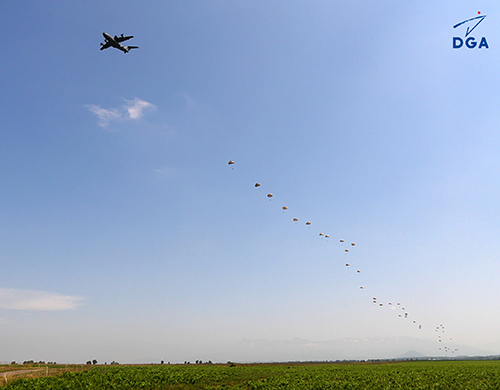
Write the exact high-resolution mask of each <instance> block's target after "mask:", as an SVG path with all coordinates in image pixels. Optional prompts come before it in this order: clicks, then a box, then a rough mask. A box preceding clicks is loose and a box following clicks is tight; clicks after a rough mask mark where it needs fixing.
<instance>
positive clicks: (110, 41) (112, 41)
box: [101, 32, 139, 53]
mask: <svg viewBox="0 0 500 390" xmlns="http://www.w3.org/2000/svg"><path fill="white" fill-rule="evenodd" d="M102 35H103V36H104V40H105V43H101V50H104V49H107V48H108V47H111V46H112V47H115V48H117V49H118V50H121V51H122V52H124V53H128V52H129V51H130V49H138V48H139V46H123V45H120V42H123V41H126V40H128V39H131V38H133V37H134V36H133V35H129V36H128V37H125V36H123V34H122V35H120V36H118V35H115V36H114V37H112V36H111V35H109V34H108V33H106V32H103V33H102Z"/></svg>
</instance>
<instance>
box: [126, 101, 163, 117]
mask: <svg viewBox="0 0 500 390" xmlns="http://www.w3.org/2000/svg"><path fill="white" fill-rule="evenodd" d="M126 102H127V105H126V106H125V109H126V110H127V114H128V117H129V118H130V119H139V118H140V117H142V115H143V111H144V110H146V109H155V108H156V106H154V105H153V104H151V103H148V102H146V101H144V100H141V99H138V98H135V99H134V100H126Z"/></svg>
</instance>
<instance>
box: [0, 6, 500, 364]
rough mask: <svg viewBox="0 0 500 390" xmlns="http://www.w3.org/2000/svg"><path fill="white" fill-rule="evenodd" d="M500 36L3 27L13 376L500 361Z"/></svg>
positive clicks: (29, 18)
mask: <svg viewBox="0 0 500 390" xmlns="http://www.w3.org/2000/svg"><path fill="white" fill-rule="evenodd" d="M478 12H481V15H487V17H486V18H485V20H484V21H483V22H482V23H481V24H480V25H479V26H478V27H477V28H476V29H475V30H474V32H473V33H472V35H473V36H475V37H476V38H477V39H478V40H479V39H480V38H481V37H483V36H484V37H486V39H487V41H488V44H489V49H485V48H482V49H477V48H476V49H472V50H469V49H467V48H465V47H464V48H461V49H453V48H452V38H453V37H454V36H461V37H463V36H464V35H465V29H466V27H465V26H462V27H460V28H457V29H453V25H455V24H457V23H459V22H461V21H463V20H465V19H468V18H472V17H474V16H476V15H478ZM499 14H500V7H499V6H498V4H497V3H496V2H493V1H485V2H470V1H467V2H465V1H459V2H440V3H439V4H434V3H431V2H424V3H419V4H418V5H415V4H406V3H401V2H396V1H384V2H378V3H376V4H372V3H367V2H359V1H352V2H348V3H345V2H326V1H311V2H300V1H290V2H286V3H283V2H267V1H266V2H264V1H251V2H250V1H186V2H154V1H144V2H141V3H140V4H139V3H137V2H131V1H120V2H114V1H110V2H104V3H103V2H96V1H87V2H84V3H78V4H75V3H68V2H62V1H49V2H45V3H44V4H34V3H27V2H3V3H2V4H1V5H0V22H1V23H0V33H1V36H2V38H3V39H2V52H3V56H2V58H3V60H2V61H1V62H0V78H1V85H2V94H1V95H0V96H1V101H0V103H1V104H0V110H1V111H0V114H1V115H0V120H1V131H0V137H1V138H0V149H1V153H0V169H1V177H2V183H3V185H2V191H0V205H1V207H0V213H1V214H0V215H1V221H2V223H1V225H0V229H1V231H0V248H1V250H0V262H1V263H0V264H1V270H2V278H1V280H2V283H1V285H0V329H1V332H0V333H1V334H2V335H4V337H2V341H1V343H2V348H0V350H1V352H0V361H12V360H18V361H23V360H31V359H35V360H50V361H54V360H56V361H64V362H84V361H87V360H89V359H94V358H95V359H97V360H99V361H100V362H104V361H108V362H109V361H111V360H116V361H119V362H123V363H126V362H143V361H146V362H149V361H160V360H165V361H172V362H182V361H185V360H191V361H194V360H197V359H203V360H209V359H210V360H213V361H227V360H238V361H256V360H260V361H263V360H306V359H338V358H340V359H342V358H352V357H356V358H366V357H391V356H394V355H395V354H398V353H404V352H406V350H407V347H408V348H409V345H410V344H411V348H412V349H416V350H419V348H420V352H422V353H426V354H435V355H443V354H446V353H448V355H450V356H451V353H450V352H448V351H444V349H442V350H439V348H440V347H441V344H443V343H442V342H439V341H438V333H439V332H436V330H437V329H436V327H438V326H440V325H443V326H445V328H446V337H448V336H449V337H452V338H453V340H447V343H446V346H447V347H448V348H450V350H454V349H455V348H459V351H457V353H459V352H461V353H464V354H475V353H500V335H499V333H498V327H497V326H496V324H498V323H499V321H500V316H499V314H498V310H496V308H497V307H498V306H499V304H500V302H499V299H500V298H499V295H498V293H497V292H496V287H495V286H496V284H497V281H498V280H499V277H500V269H499V267H498V255H499V253H500V242H499V241H498V233H499V227H500V222H499V220H498V215H499V212H500V210H499V209H500V207H499V203H498V194H499V191H500V186H499V184H500V181H499V178H498V171H499V167H500V156H499V153H498V150H499V146H500V136H499V133H498V126H497V124H498V123H499V118H498V116H499V113H498V110H497V109H496V108H497V107H498V103H499V98H498V89H499V88H498V87H499V83H500V80H499V73H498V69H497V68H498V67H497V63H498V59H499V53H498V49H497V47H498V42H500V34H499V33H498V31H497V30H496V29H495V28H494V26H496V25H497V24H498V23H497V21H498V17H499ZM104 31H106V32H108V33H110V34H112V35H114V34H121V33H125V34H126V35H129V34H130V35H134V36H135V38H134V39H133V40H131V41H128V42H127V43H128V44H131V45H137V46H139V49H138V50H133V51H131V52H130V53H128V54H124V53H122V52H120V51H118V50H115V49H113V48H110V49H108V50H105V51H100V50H99V42H102V41H103V38H102V32H104ZM229 160H234V161H235V164H234V165H232V166H229V165H228V164H227V163H228V161H229ZM256 182H259V183H261V184H262V186H261V187H260V188H255V187H254V184H255V183H256ZM267 193H273V194H274V197H273V198H272V199H271V200H269V199H267V198H266V195H267ZM283 205H286V206H287V207H288V210H287V211H286V212H283V211H282V209H281V207H282V206H283ZM294 217H297V218H299V222H298V223H294V222H293V221H292V219H293V218H294ZM306 221H311V223H312V224H311V226H310V227H307V226H306V225H305V222H306ZM320 232H323V233H325V234H329V235H330V238H328V239H326V238H324V237H320V236H319V233H320ZM340 239H344V240H345V243H344V244H343V245H342V244H341V243H340V242H339V240H340ZM351 242H355V243H356V246H355V247H351V246H350V243H351ZM346 248H348V249H349V250H350V252H349V253H345V251H344V250H345V249H346ZM346 263H349V264H350V266H349V267H346V266H345V264H346ZM358 269H359V270H360V271H361V273H359V274H358V273H357V272H356V271H357V270H358ZM361 286H363V287H364V288H363V289H361V288H360V287H361ZM373 297H377V304H373V303H372V299H373ZM389 302H390V303H393V305H389ZM397 302H400V303H401V306H405V310H404V311H399V308H398V307H397V306H396V303H397ZM380 303H382V304H384V306H383V307H381V306H379V304H380ZM405 312H407V313H408V318H406V319H405V318H404V313H405ZM398 313H399V314H402V315H403V317H402V318H399V317H398ZM413 321H416V322H415V323H413ZM418 325H422V329H418ZM440 332H441V333H442V330H441V329H440ZM441 333H439V335H441V336H442V337H444V336H445V334H441ZM290 340H295V341H294V342H291V346H290V345H289V343H288V342H289V341H290ZM339 340H344V341H342V342H340V341H339ZM345 340H351V341H350V343H351V344H349V342H346V341H345ZM374 340H376V341H374ZM394 340H399V341H394ZM405 340H406V341H405ZM408 340H410V341H408ZM352 343H357V345H367V348H365V349H363V348H361V349H359V348H358V349H356V348H354V347H353V346H352V345H353V344H352ZM363 343H368V344H363ZM373 343H375V344H376V347H373V348H372V346H368V345H372V344H373ZM398 343H399V344H398ZM394 344H396V347H394ZM398 348H399V349H398ZM442 348H444V346H443V347H442Z"/></svg>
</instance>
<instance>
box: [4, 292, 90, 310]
mask: <svg viewBox="0 0 500 390" xmlns="http://www.w3.org/2000/svg"><path fill="white" fill-rule="evenodd" d="M83 300H84V298H82V297H73V296H69V295H61V294H56V293H50V292H47V291H38V290H27V289H15V288H1V287H0V309H12V310H38V311H61V310H74V309H76V308H77V307H78V306H80V305H81V304H82V301H83Z"/></svg>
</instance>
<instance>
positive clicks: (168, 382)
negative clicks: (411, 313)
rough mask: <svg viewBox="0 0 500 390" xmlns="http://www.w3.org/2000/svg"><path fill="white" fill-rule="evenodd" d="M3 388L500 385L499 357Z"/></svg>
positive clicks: (170, 370)
mask: <svg viewBox="0 0 500 390" xmlns="http://www.w3.org/2000/svg"><path fill="white" fill-rule="evenodd" d="M3 389H5V390H12V389H29V390H41V389H56V390H57V389H65V390H70V389H78V390H80V389H96V390H99V389H102V390H105V389H106V390H109V389H151V390H152V389H155V390H156V389H158V390H159V389H176V390H181V389H186V390H187V389H242V390H243V389H266V390H267V389H310V390H313V389H315V390H320V389H364V390H372V389H373V390H377V389H384V390H387V389H442V390H450V389H467V390H475V389H500V361H439V362H429V361H420V362H398V363H339V364H333V363H331V364H261V365H257V364H256V365H250V364H248V365H239V364H238V365H236V366H234V367H230V366H228V365H192V366H188V365H148V366H116V367H110V366H100V367H94V368H92V369H91V370H88V371H82V372H68V373H65V374H62V375H60V376H57V377H47V378H36V379H18V380H15V381H13V382H11V383H9V384H8V385H7V386H5V387H3Z"/></svg>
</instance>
